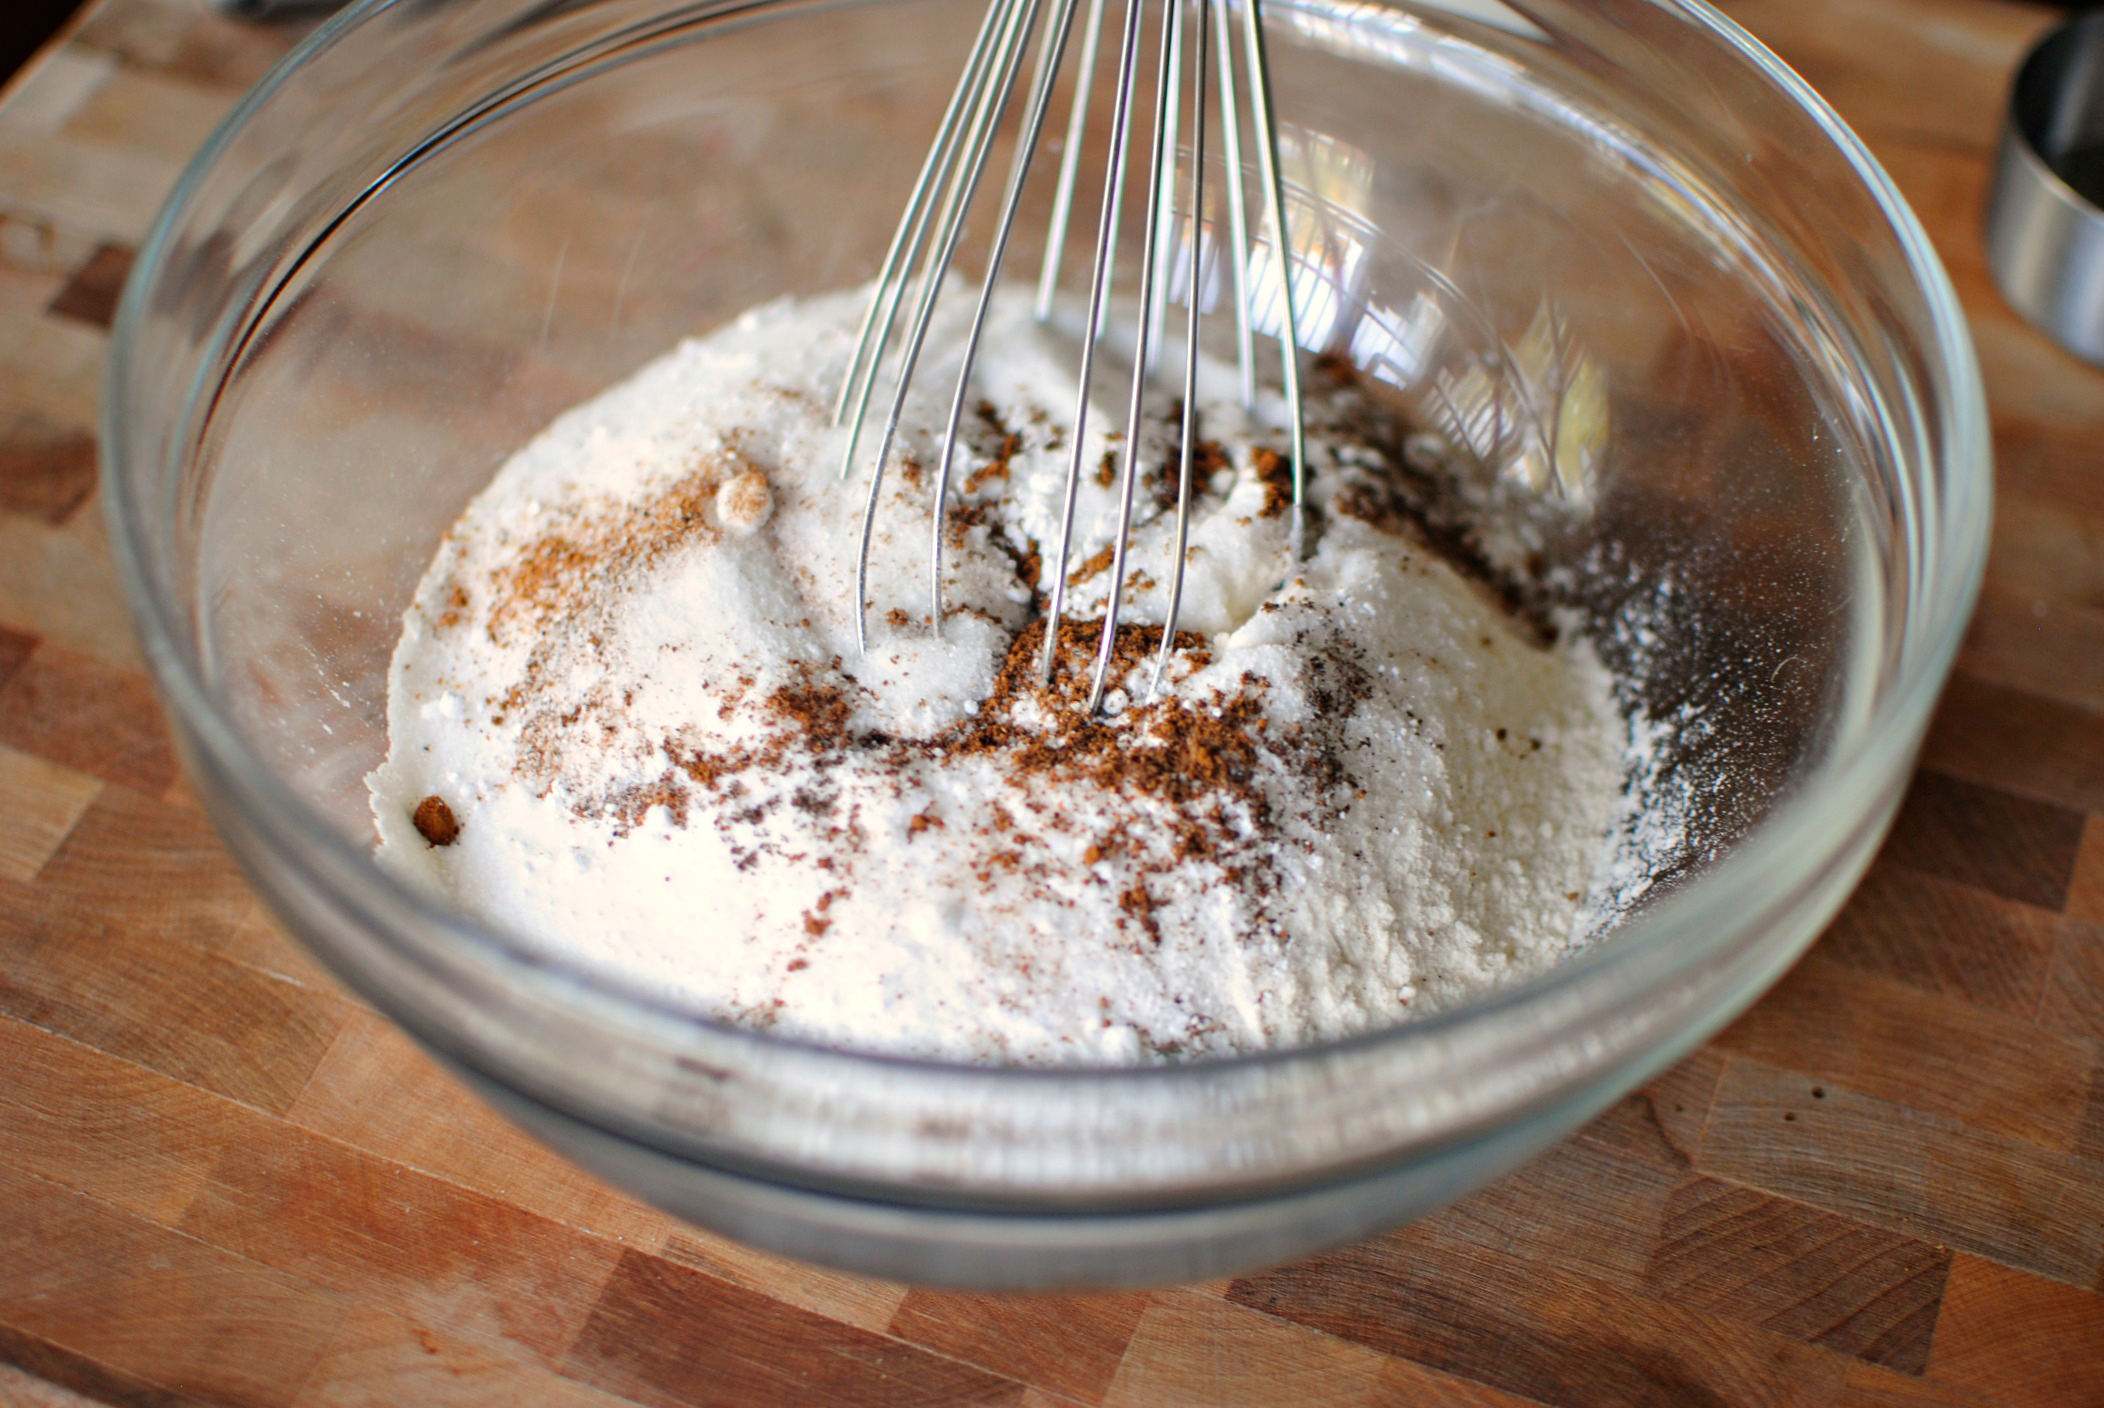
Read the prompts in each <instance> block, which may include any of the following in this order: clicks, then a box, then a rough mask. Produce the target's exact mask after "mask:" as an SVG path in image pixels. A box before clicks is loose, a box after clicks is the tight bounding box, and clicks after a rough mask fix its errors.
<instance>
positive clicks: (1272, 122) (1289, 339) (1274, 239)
mask: <svg viewBox="0 0 2104 1408" xmlns="http://www.w3.org/2000/svg"><path fill="white" fill-rule="evenodd" d="M1242 33H1243V37H1244V38H1245V39H1246V40H1247V41H1248V44H1249V94H1250V100H1251V106H1252V107H1253V108H1254V110H1255V117H1256V131H1257V169H1258V173H1259V175H1260V176H1261V177H1262V179H1263V182H1264V198H1265V200H1266V201H1267V202H1268V203H1269V205H1270V207H1271V212H1270V213H1271V250H1272V255H1273V258H1274V260H1275V261H1276V263H1277V266H1278V267H1277V271H1276V272H1277V274H1278V295H1279V309H1280V313H1281V314H1282V322H1281V325H1280V327H1279V335H1278V342H1279V365H1280V371H1281V373H1282V375H1283V378H1284V380H1285V384H1286V406H1287V420H1288V422H1289V424H1290V426H1291V433H1292V437H1293V555H1294V557H1295V558H1296V559H1297V558H1298V557H1299V556H1300V546H1301V543H1300V535H1301V505H1302V501H1303V499H1304V498H1305V495H1306V480H1307V461H1308V456H1307V448H1308V447H1307V427H1306V424H1305V417H1304V416H1303V415H1302V407H1301V398H1300V355H1299V349H1300V321H1299V319H1298V318H1296V317H1295V316H1294V308H1293V256H1292V251H1291V248H1290V246H1289V244H1288V240H1287V230H1286V191H1285V183H1284V181H1283V180H1281V178H1280V176H1279V153H1278V121H1277V118H1276V116H1275V114H1274V112H1273V108H1272V95H1271V59H1270V54H1269V52H1268V50H1267V49H1266V47H1265V43H1264V22H1263V16H1262V15H1261V13H1260V12H1259V9H1258V5H1257V0H1243V6H1242Z"/></svg>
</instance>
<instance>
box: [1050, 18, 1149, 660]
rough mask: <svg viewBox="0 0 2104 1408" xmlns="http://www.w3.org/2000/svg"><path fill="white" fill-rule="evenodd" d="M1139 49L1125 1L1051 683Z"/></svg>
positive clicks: (1056, 575)
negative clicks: (1091, 382)
mask: <svg viewBox="0 0 2104 1408" xmlns="http://www.w3.org/2000/svg"><path fill="white" fill-rule="evenodd" d="M1139 47H1140V0H1125V29H1124V38H1123V42H1122V43H1121V45H1120V46H1119V51H1118V86H1117V91H1116V95H1115V98H1114V101H1113V105H1112V109H1111V153H1110V175H1109V178H1108V179H1107V180H1106V181H1105V182H1104V183H1103V218H1102V222H1101V223H1100V224H1099V225H1098V226H1097V227H1096V270H1095V275H1094V277H1093V278H1092V279H1091V280H1090V283H1089V308H1088V322H1087V323H1085V324H1084V325H1083V328H1082V338H1081V374H1080V376H1079V378H1078V390H1077V391H1076V393H1075V397H1074V400H1075V407H1074V423H1073V432H1072V439H1073V450H1072V452H1071V453H1070V455H1069V457H1068V460H1067V483H1066V495H1065V502H1064V503H1063V505H1062V507H1061V511H1060V525H1059V555H1058V558H1057V560H1056V562H1055V564H1054V569H1053V576H1052V601H1051V603H1050V605H1049V607H1048V608H1047V610H1046V613H1045V645H1044V651H1043V654H1042V657H1041V659H1040V660H1039V662H1038V673H1039V675H1040V677H1041V678H1043V679H1044V680H1045V682H1046V683H1048V684H1049V683H1050V682H1051V680H1052V671H1053V667H1054V665H1055V664H1056V662H1057V661H1058V659H1059V618H1060V613H1061V610H1062V609H1063V608H1064V606H1065V605H1066V596H1067V568H1068V563H1069V562H1070V560H1071V558H1072V556H1073V549H1074V503H1075V500H1076V498H1077V497H1078V496H1079V494H1080V492H1081V462H1082V459H1083V458H1084V457H1085V456H1086V454H1087V452H1088V436H1087V431H1088V415H1089V379H1090V377H1091V375H1092V374H1093V373H1094V371H1095V364H1096V343H1097V340H1098V329H1099V328H1100V327H1101V326H1102V319H1103V314H1104V310H1105V308H1106V306H1107V305H1108V303H1109V301H1110V282H1111V259H1112V257H1113V245H1114V241H1115V239H1116V235H1117V228H1118V208H1119V206H1120V204H1121V203H1122V202H1123V200H1124V196H1125V158H1126V154H1127V147H1128V140H1127V139H1128V138H1129V137H1130V136H1131V134H1132V96H1133V92H1132V90H1133V68H1134V65H1135V63H1136V61H1137V59H1138V50H1139Z"/></svg>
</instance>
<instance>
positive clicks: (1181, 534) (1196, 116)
mask: <svg viewBox="0 0 2104 1408" xmlns="http://www.w3.org/2000/svg"><path fill="white" fill-rule="evenodd" d="M1197 3H1198V55H1197V61H1196V63H1195V64H1194V65H1193V67H1192V70H1191V86H1192V92H1191V204H1190V215H1189V218H1188V219H1187V220H1186V221H1185V223H1184V228H1185V229H1186V231H1188V233H1189V238H1190V244H1191V284H1190V296H1189V297H1188V298H1187V299H1186V300H1185V302H1184V379H1183V424H1182V426H1181V427H1180V430H1181V432H1182V433H1181V435H1180V436H1179V440H1180V442H1181V443H1180V447H1179V450H1178V454H1177V457H1176V465H1177V469H1176V542H1175V545H1174V546H1173V547H1172V548H1171V549H1170V552H1169V606H1168V610H1167V611H1166V612H1165V613H1164V614H1163V617H1162V644H1161V648H1160V649H1159V650H1158V651H1156V652H1155V656H1154V675H1153V678H1152V679H1150V680H1149V682H1148V685H1147V693H1148V696H1149V697H1150V698H1151V697H1152V696H1154V695H1156V694H1159V693H1160V692H1161V688H1162V676H1163V675H1164V673H1165V672H1166V671H1167V670H1168V668H1169V657H1170V656H1171V655H1172V654H1174V653H1175V651H1176V618H1177V617H1178V616H1179V615H1180V614H1182V611H1183V589H1184V568H1185V565H1186V564H1185V557H1186V555H1187V551H1188V548H1189V545H1190V541H1191V461H1192V457H1193V455H1194V454H1195V453H1196V451H1197V443H1198V305H1199V303H1200V302H1201V300H1200V298H1199V292H1198V290H1199V281H1198V280H1199V269H1198V262H1199V248H1200V240H1199V228H1198V221H1199V218H1200V216H1201V214H1202V213H1203V212H1204V209H1205V71H1206V60H1207V58H1208V57H1209V55H1208V51H1209V50H1210V48H1211V38H1212V36H1211V31H1210V30H1208V29H1207V22H1208V20H1209V19H1210V17H1211V15H1212V14H1213V13H1215V8H1214V6H1213V3H1212V0H1197ZM1218 12H1219V13H1225V10H1224V8H1223V9H1221V10H1220V11H1218ZM1222 58H1223V61H1224V59H1225V54H1224V53H1223V55H1222ZM1228 117H1229V118H1230V119H1232V118H1233V113H1232V112H1230V113H1229V114H1228ZM1229 184H1230V185H1233V184H1234V177H1233V168H1232V167H1230V168H1229Z"/></svg>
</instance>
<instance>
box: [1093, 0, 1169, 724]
mask: <svg viewBox="0 0 2104 1408" xmlns="http://www.w3.org/2000/svg"><path fill="white" fill-rule="evenodd" d="M1182 29H1183V6H1182V5H1180V4H1177V3H1175V0H1170V4H1169V7H1168V17H1167V19H1166V20H1165V22H1164V23H1163V25H1162V44H1161V50H1162V55H1161V67H1160V69H1159V71H1158V76H1157V77H1156V79H1155V85H1154V150H1153V153H1152V156H1151V160H1150V161H1149V163H1148V169H1147V232H1146V234H1145V236H1144V237H1143V238H1142V240H1141V242H1140V289H1141V292H1142V295H1143V296H1144V297H1146V298H1147V299H1148V300H1149V302H1150V303H1151V302H1152V290H1153V288H1154V284H1155V262H1156V260H1157V258H1158V257H1159V255H1160V252H1161V248H1160V246H1161V235H1162V224H1163V222H1162V219H1161V207H1162V203H1163V187H1164V186H1165V185H1166V184H1168V181H1167V177H1168V175H1169V173H1170V171H1171V170H1173V168H1174V165H1175V160H1176V153H1175V148H1174V147H1173V145H1172V140H1173V134H1172V132H1171V129H1170V124H1169V114H1170V113H1172V112H1174V111H1175V110H1176V79H1177V69H1176V60H1177V57H1178V50H1179V49H1180V47H1181V46H1180V45H1179V43H1178V40H1179V39H1180V38H1181V36H1182ZM1150 321H1151V319H1150V318H1149V316H1148V314H1147V312H1146V311H1145V308H1144V307H1143V309H1142V312H1141V316H1140V319H1139V326H1138V328H1137V329H1136V333H1135V335H1136V337H1137V339H1138V342H1137V344H1136V345H1135V346H1134V347H1133V349H1132V397H1131V400H1130V402H1129V403H1128V405H1127V408H1126V413H1125V456H1124V459H1125V466H1124V469H1125V472H1124V474H1123V476H1122V479H1121V482H1120V484H1119V486H1118V533H1117V538H1116V540H1115V541H1114V542H1113V543H1112V546H1111V559H1110V600H1109V601H1108V602H1107V603H1106V604H1105V606H1104V609H1103V634H1102V636H1101V638H1100V639H1099V640H1098V641H1097V643H1096V670H1095V675H1094V677H1093V678H1092V679H1091V680H1090V682H1089V698H1088V706H1087V708H1088V712H1089V713H1091V714H1093V713H1095V712H1096V711H1097V710H1098V709H1100V708H1102V707H1103V693H1104V688H1105V686H1106V684H1107V683H1108V681H1109V678H1110V662H1111V659H1112V658H1113V656H1115V655H1116V653H1117V643H1118V614H1119V608H1120V607H1121V606H1123V605H1124V602H1125V553H1126V550H1127V549H1128V548H1130V547H1131V545H1132V495H1133V487H1134V485H1135V484H1137V483H1138V481H1139V477H1140V412H1141V411H1142V410H1143V409H1144V407H1145V404H1146V398H1147V366H1148V361H1149V355H1148V354H1149V336H1150V333H1151V328H1150V326H1149V323H1150ZM1194 350H1195V349H1194Z"/></svg>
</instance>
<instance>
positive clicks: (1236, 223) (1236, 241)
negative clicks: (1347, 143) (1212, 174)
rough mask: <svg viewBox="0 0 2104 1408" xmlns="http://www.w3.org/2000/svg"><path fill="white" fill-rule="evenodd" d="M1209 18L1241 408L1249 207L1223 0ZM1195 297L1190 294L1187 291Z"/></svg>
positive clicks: (1247, 382)
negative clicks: (1215, 52) (1216, 67)
mask: <svg viewBox="0 0 2104 1408" xmlns="http://www.w3.org/2000/svg"><path fill="white" fill-rule="evenodd" d="M1212 9H1213V22H1214V24H1215V26H1216V27H1217V38H1218V40H1219V45H1218V47H1219V50H1220V151H1221V154H1222V155H1223V156H1224V157H1225V158H1226V164H1227V218H1228V235H1229V238H1230V239H1231V240H1232V241H1233V244H1232V248H1231V251H1230V253H1229V256H1228V259H1227V266H1228V269H1229V271H1230V272H1231V273H1232V274H1233V276H1234V281H1235V365H1236V366H1237V367H1238V368H1239V369H1240V370H1241V373H1242V409H1243V410H1245V411H1248V410H1254V409H1255V408H1256V404H1257V354H1256V339H1255V337H1254V335H1253V334H1252V332H1251V330H1250V326H1249V321H1250V320H1249V261H1248V259H1247V258H1246V257H1245V255H1244V253H1243V252H1244V251H1245V250H1247V249H1248V248H1249V209H1248V205H1247V203H1246V201H1245V199H1244V197H1243V192H1242V124H1241V121H1240V113H1241V109H1240V107H1239V106H1238V105H1237V103H1236V100H1235V44H1234V33H1233V30H1232V27H1231V23H1230V21H1229V19H1228V14H1227V5H1226V4H1225V3H1224V0H1223V3H1221V4H1218V5H1215V6H1213V7H1212ZM1193 296H1194V297H1195V294H1194V295H1193Z"/></svg>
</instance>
